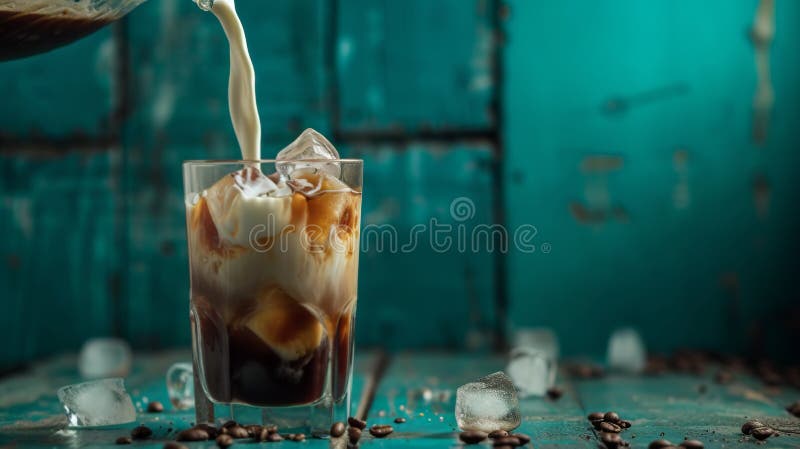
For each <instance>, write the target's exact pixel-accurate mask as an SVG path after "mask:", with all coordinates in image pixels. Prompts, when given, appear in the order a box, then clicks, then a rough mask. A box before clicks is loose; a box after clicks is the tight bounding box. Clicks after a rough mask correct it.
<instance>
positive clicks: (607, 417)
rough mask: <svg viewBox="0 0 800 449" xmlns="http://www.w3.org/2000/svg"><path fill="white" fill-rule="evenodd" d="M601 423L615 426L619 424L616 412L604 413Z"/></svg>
mask: <svg viewBox="0 0 800 449" xmlns="http://www.w3.org/2000/svg"><path fill="white" fill-rule="evenodd" d="M603 421H607V422H610V423H614V424H616V423H618V422H619V415H618V414H617V413H616V412H606V414H605V415H603Z"/></svg>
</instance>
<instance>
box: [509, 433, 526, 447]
mask: <svg viewBox="0 0 800 449" xmlns="http://www.w3.org/2000/svg"><path fill="white" fill-rule="evenodd" d="M511 436H512V437H514V438H516V439H518V440H519V444H520V446H524V445H526V444H528V443H530V442H531V437H529V436H528V435H525V434H524V433H512V434H511Z"/></svg>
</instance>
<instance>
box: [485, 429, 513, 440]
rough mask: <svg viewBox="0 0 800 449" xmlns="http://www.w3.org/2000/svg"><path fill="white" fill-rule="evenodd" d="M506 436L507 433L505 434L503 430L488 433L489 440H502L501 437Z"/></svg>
mask: <svg viewBox="0 0 800 449" xmlns="http://www.w3.org/2000/svg"><path fill="white" fill-rule="evenodd" d="M507 436H508V432H506V431H505V430H502V429H497V430H492V431H491V432H489V438H491V439H495V438H503V437H507Z"/></svg>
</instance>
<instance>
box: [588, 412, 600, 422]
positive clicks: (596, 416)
mask: <svg viewBox="0 0 800 449" xmlns="http://www.w3.org/2000/svg"><path fill="white" fill-rule="evenodd" d="M603 416H604V415H603V414H602V413H600V412H594V413H589V416H588V418H589V421H601V420H602V419H603Z"/></svg>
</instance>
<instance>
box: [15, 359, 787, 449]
mask: <svg viewBox="0 0 800 449" xmlns="http://www.w3.org/2000/svg"><path fill="white" fill-rule="evenodd" d="M187 357H189V353H188V352H186V351H173V352H160V353H152V354H135V358H134V360H135V363H134V366H133V371H132V373H131V375H129V376H128V377H127V378H126V386H127V389H128V391H129V392H130V393H131V396H132V398H133V401H134V404H136V405H138V406H139V407H141V408H142V409H144V408H145V407H146V405H147V402H148V401H152V400H157V401H161V402H162V403H164V404H165V406H166V410H165V412H164V413H159V414H151V413H142V412H140V413H139V416H138V419H137V422H136V423H131V424H128V425H121V426H112V427H108V428H102V429H79V430H75V431H70V432H54V431H53V429H41V428H40V429H38V430H32V429H28V430H26V431H24V432H21V431H19V426H20V425H21V423H20V421H27V425H28V426H30V425H31V424H35V423H36V422H39V423H41V422H42V420H46V419H48V418H50V419H52V417H54V416H58V415H60V414H61V410H60V406H59V404H58V401H57V399H56V397H55V394H54V390H55V389H56V388H57V387H58V386H60V385H64V384H67V383H71V382H76V381H78V380H79V378H78V375H77V372H76V369H75V357H74V356H62V357H59V358H57V359H54V360H51V361H48V362H46V363H40V364H37V365H36V366H35V367H34V369H33V370H32V371H30V372H26V373H23V374H20V375H18V376H15V377H10V378H6V379H4V380H3V381H2V382H0V393H3V394H1V395H0V401H1V402H0V404H2V406H3V407H2V408H0V444H2V445H4V446H14V445H20V446H23V445H24V446H25V447H30V448H40V447H91V448H112V447H116V446H115V445H114V443H113V442H114V440H115V439H116V438H117V437H119V436H123V435H127V434H129V432H130V430H131V429H132V428H133V427H134V426H136V425H138V424H140V423H141V424H145V425H147V426H148V427H150V428H152V429H153V430H154V434H153V437H152V438H151V439H149V440H146V441H139V442H137V443H136V445H137V446H138V447H143V448H148V449H149V448H153V449H155V448H159V447H162V446H163V444H164V443H165V442H166V441H169V440H171V439H172V438H174V437H175V433H176V432H177V431H180V430H183V429H185V428H188V427H190V426H191V423H192V422H193V420H194V414H193V413H192V412H191V411H185V412H177V411H175V410H173V409H172V408H171V407H170V406H169V403H168V400H167V395H166V390H165V387H164V378H163V373H164V371H165V370H166V369H167V367H168V366H169V365H170V364H171V363H173V362H176V361H184V360H186V359H187ZM374 360H375V357H374V354H371V353H363V354H362V353H359V354H358V355H357V357H356V363H355V366H354V385H353V394H354V408H357V407H358V405H359V404H360V402H361V400H363V398H364V396H362V393H363V392H364V391H365V390H363V389H362V387H363V386H364V385H365V384H366V379H367V377H368V376H370V375H371V373H372V371H371V370H372V369H373V367H374V365H373V362H374ZM504 364H505V361H504V360H503V359H502V358H498V357H482V356H476V355H467V354H457V353H447V354H446V353H413V352H410V353H403V354H399V355H397V356H395V357H393V358H392V359H391V362H390V365H389V368H388V370H387V372H386V374H385V376H384V377H383V378H382V380H381V381H380V382H379V383H378V385H377V386H376V387H377V391H376V396H375V399H374V401H373V404H372V407H371V408H370V410H369V414H368V415H367V421H368V425H373V424H379V423H390V424H391V425H392V426H393V427H394V428H395V432H394V433H392V434H391V435H390V436H388V437H387V438H385V439H375V438H372V437H371V436H370V435H369V434H368V433H367V432H364V435H363V436H362V439H361V441H360V446H361V447H376V448H399V447H415V448H417V447H418V448H439V447H450V446H452V447H460V446H461V444H460V443H459V442H458V440H457V439H456V436H457V432H458V429H457V427H456V423H455V416H454V401H455V394H456V388H457V387H458V386H459V385H462V384H463V383H466V382H469V381H472V380H474V379H476V378H478V377H481V376H483V375H485V374H487V373H489V372H492V371H495V370H498V369H502V367H503V366H504ZM559 383H560V384H561V385H565V386H566V387H567V388H566V389H567V392H566V394H565V395H564V396H563V397H562V398H561V399H560V400H558V401H550V400H548V399H543V398H525V399H522V400H521V401H520V409H521V412H522V415H523V421H522V425H521V426H520V427H519V428H518V430H517V431H520V432H523V433H526V434H528V435H529V436H531V438H532V441H531V446H532V447H542V448H547V449H551V448H570V449H572V448H575V449H578V448H583V449H588V448H592V447H596V445H597V441H596V435H595V433H594V432H593V431H592V430H591V427H590V425H589V423H588V421H587V420H586V415H587V414H588V412H589V411H607V410H612V409H613V410H615V411H617V412H618V413H619V414H620V415H621V416H622V417H623V419H628V420H630V421H631V422H632V423H633V426H632V427H631V428H630V429H628V430H626V431H625V432H624V433H623V434H622V436H623V438H625V439H626V440H628V441H630V442H631V443H632V445H633V446H636V447H639V446H641V447H645V446H646V445H647V444H649V442H650V441H652V440H655V439H660V438H662V434H661V432H664V434H663V437H665V438H667V439H669V440H671V441H673V442H675V443H678V442H680V441H682V440H683V439H684V437H689V438H698V439H700V440H701V441H703V442H704V443H705V447H706V448H709V449H720V448H742V449H744V448H750V447H752V445H753V444H754V443H753V440H752V439H750V438H742V435H741V431H740V427H741V424H742V423H743V422H744V421H745V420H746V419H748V418H758V419H759V420H762V421H763V422H765V423H766V422H768V423H771V424H773V425H776V424H777V423H782V425H781V424H779V425H780V426H781V427H782V428H790V429H791V428H792V427H793V428H795V429H796V426H797V419H796V418H792V417H790V416H788V415H787V414H786V412H785V411H784V410H783V409H782V407H783V406H784V405H785V404H784V403H783V402H782V401H784V398H785V397H786V396H787V395H786V393H789V392H788V391H787V392H785V393H784V394H782V395H779V396H770V395H769V393H768V392H766V391H765V390H764V389H763V387H760V386H758V387H754V384H753V379H752V378H750V377H747V376H744V375H742V376H739V377H738V378H737V379H736V380H735V381H734V382H733V383H731V384H730V385H727V386H719V385H713V384H712V382H711V375H710V373H708V374H706V375H704V376H698V377H689V376H681V375H671V374H670V375H664V376H661V377H620V376H609V377H606V378H604V379H600V380H592V381H581V380H573V379H569V378H566V377H563V374H562V378H561V379H559ZM701 384H704V385H707V387H708V389H707V392H706V393H705V394H699V393H698V389H697V387H698V386H699V385H701ZM426 391H428V392H429V393H430V394H431V395H432V398H433V399H432V400H430V401H426V400H425V392H426ZM746 391H749V393H746ZM765 393H766V394H765ZM791 393H794V394H796V393H797V390H792V391H791ZM398 416H401V417H405V418H406V419H407V421H406V422H405V423H403V424H395V423H393V420H394V418H395V417H398ZM9 425H11V426H16V429H17V430H16V431H14V430H13V429H14V427H12V428H11V429H9V427H7V426H9ZM331 443H333V444H331ZM340 443H344V441H340V442H337V441H331V440H317V439H309V440H307V441H306V442H305V443H303V444H304V445H305V446H308V447H316V448H328V447H344V444H341V445H340ZM194 444H203V443H194ZM211 444H213V443H205V444H204V447H205V446H210V445H211ZM237 444H250V442H249V441H240V442H238V443H237ZM294 444H295V443H293V442H284V443H282V444H281V445H280V446H279V447H294ZM485 444H486V443H484V445H485ZM767 444H769V446H770V447H780V448H797V447H800V435H798V434H796V433H794V434H793V433H789V432H782V433H781V436H780V437H779V438H774V437H773V438H770V439H769V440H768V443H767ZM484 445H482V446H480V447H484Z"/></svg>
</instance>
